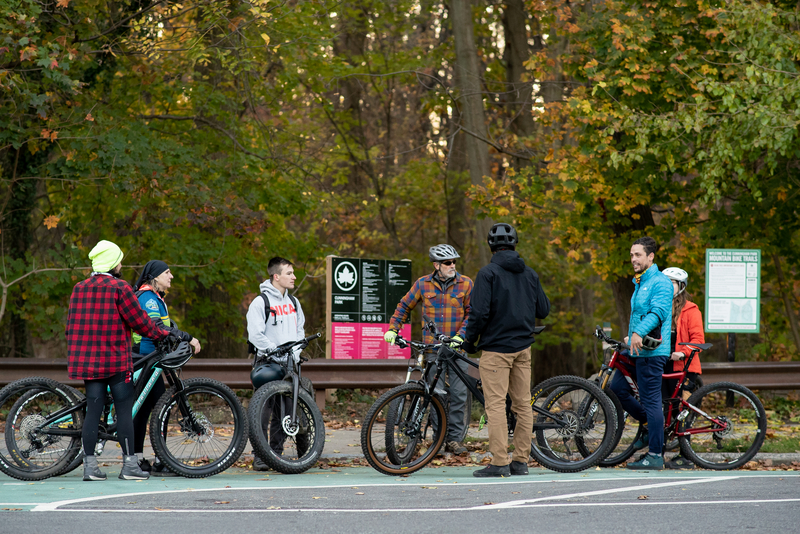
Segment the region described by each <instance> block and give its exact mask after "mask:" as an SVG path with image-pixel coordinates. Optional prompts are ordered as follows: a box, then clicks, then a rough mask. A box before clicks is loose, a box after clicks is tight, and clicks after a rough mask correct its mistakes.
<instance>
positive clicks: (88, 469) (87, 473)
mask: <svg viewBox="0 0 800 534" xmlns="http://www.w3.org/2000/svg"><path fill="white" fill-rule="evenodd" d="M134 458H135V457H134ZM106 478H108V477H107V476H106V474H105V473H103V472H102V471H100V466H99V465H97V456H95V455H94V454H93V455H91V456H84V457H83V480H84V482H89V481H90V480H91V481H98V480H105V479H106Z"/></svg>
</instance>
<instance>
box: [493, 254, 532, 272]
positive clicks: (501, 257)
mask: <svg viewBox="0 0 800 534" xmlns="http://www.w3.org/2000/svg"><path fill="white" fill-rule="evenodd" d="M492 263H495V264H497V265H499V266H500V267H502V268H503V269H505V270H506V271H509V272H512V273H521V272H523V271H524V270H525V260H523V259H522V258H520V257H519V254H518V253H517V251H516V250H499V251H497V252H495V253H494V255H492Z"/></svg>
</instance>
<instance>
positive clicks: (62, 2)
mask: <svg viewBox="0 0 800 534" xmlns="http://www.w3.org/2000/svg"><path fill="white" fill-rule="evenodd" d="M68 5H69V0H58V1H57V2H56V6H58V7H63V8H65V9H66V8H67V6H68Z"/></svg>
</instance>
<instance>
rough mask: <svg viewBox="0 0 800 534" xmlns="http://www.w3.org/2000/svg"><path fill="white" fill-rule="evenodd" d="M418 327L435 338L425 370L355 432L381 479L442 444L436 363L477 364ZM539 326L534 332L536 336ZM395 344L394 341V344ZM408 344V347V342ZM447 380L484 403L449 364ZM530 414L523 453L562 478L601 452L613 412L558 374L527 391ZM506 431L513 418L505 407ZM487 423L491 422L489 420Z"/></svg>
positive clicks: (408, 469) (409, 469)
mask: <svg viewBox="0 0 800 534" xmlns="http://www.w3.org/2000/svg"><path fill="white" fill-rule="evenodd" d="M423 323H424V327H425V328H426V329H427V330H428V331H429V332H431V333H432V334H433V335H434V338H435V339H436V340H437V341H438V344H437V345H436V348H437V352H436V357H435V360H434V362H435V363H437V365H436V372H435V373H432V371H431V369H432V368H433V366H426V368H425V369H423V374H422V377H421V378H420V379H419V380H413V381H409V382H407V383H405V384H403V385H400V386H397V387H395V388H393V389H390V390H389V391H387V392H386V393H384V394H383V395H381V396H380V397H379V398H378V399H377V400H376V401H375V403H374V404H373V405H372V407H371V408H370V409H369V411H368V412H367V415H366V417H365V422H364V424H363V425H362V428H361V449H362V451H363V452H364V456H365V457H366V459H367V462H369V464H370V465H371V466H372V467H373V468H375V469H376V470H377V471H379V472H381V473H384V474H386V475H403V474H409V473H413V472H415V471H418V470H419V469H422V468H423V467H425V466H426V465H427V464H428V463H430V462H431V461H432V460H433V458H434V456H435V455H436V453H437V452H438V451H439V449H440V448H441V446H442V444H443V443H444V439H445V436H446V433H447V423H448V419H447V417H448V415H447V411H446V409H445V392H444V390H443V389H441V388H440V387H439V384H440V379H441V374H442V371H443V369H444V367H445V366H444V365H441V364H443V363H453V364H454V363H455V360H462V361H466V362H467V364H468V365H470V366H472V367H478V365H477V364H476V363H474V362H472V361H471V360H470V359H469V358H467V357H466V356H464V355H463V354H461V353H460V352H457V351H456V350H453V349H452V348H450V346H449V345H450V344H451V343H453V340H452V339H451V338H450V337H448V336H444V335H442V334H439V333H438V332H437V331H436V327H435V325H434V324H433V322H431V321H429V320H427V319H426V318H423ZM543 328H544V327H539V328H538V329H537V332H538V331H541V329H543ZM397 340H400V341H399V344H400V346H403V345H408V344H410V343H413V344H415V345H416V346H417V349H418V350H424V349H426V348H431V347H430V346H429V345H425V344H423V343H419V342H409V341H406V340H404V339H403V338H402V337H401V336H398V338H397ZM397 340H395V343H398V341H397ZM412 346H413V345H412ZM450 369H451V371H452V372H453V373H454V379H457V380H461V381H463V382H464V383H465V384H466V386H467V388H468V389H469V390H470V392H471V393H472V395H473V397H474V398H475V399H476V400H478V401H479V402H480V403H481V404H484V402H485V400H484V395H483V390H482V384H481V381H480V380H476V379H475V378H472V377H471V376H469V375H468V374H467V373H465V372H464V371H462V370H461V369H460V368H459V367H458V366H457V365H450ZM531 409H532V410H533V412H534V423H533V431H532V434H531V455H532V456H533V457H534V458H535V459H536V461H538V462H539V463H540V464H541V465H543V466H545V467H547V468H549V469H552V470H554V471H560V472H564V473H571V472H577V471H582V470H584V469H586V468H588V467H592V466H594V465H597V463H598V462H599V461H600V460H601V459H602V458H605V456H606V455H607V454H608V450H609V449H610V447H611V446H612V445H613V438H614V435H615V432H616V421H617V417H616V412H615V411H614V407H613V405H612V404H611V401H610V400H609V399H608V397H606V395H605V394H604V393H603V392H602V390H601V389H600V388H599V387H598V386H597V385H595V384H593V383H591V382H589V381H588V380H585V379H583V378H580V377H577V376H559V377H554V378H551V379H549V380H545V381H544V382H542V383H540V384H538V385H537V386H535V387H534V388H533V392H532V400H531ZM506 418H507V422H508V423H509V431H510V432H513V431H514V426H515V424H516V417H515V416H514V414H513V412H512V411H511V409H510V403H509V402H508V399H507V402H506ZM437 422H438V424H437ZM489 424H491V421H489Z"/></svg>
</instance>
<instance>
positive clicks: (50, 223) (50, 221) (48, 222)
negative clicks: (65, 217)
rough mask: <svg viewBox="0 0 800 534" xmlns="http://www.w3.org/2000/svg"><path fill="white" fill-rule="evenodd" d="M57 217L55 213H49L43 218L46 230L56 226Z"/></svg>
mask: <svg viewBox="0 0 800 534" xmlns="http://www.w3.org/2000/svg"><path fill="white" fill-rule="evenodd" d="M58 221H59V218H58V217H56V216H55V215H50V216H48V217H45V218H44V225H45V226H46V227H47V229H48V230H52V229H53V228H55V227H56V226H58Z"/></svg>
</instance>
